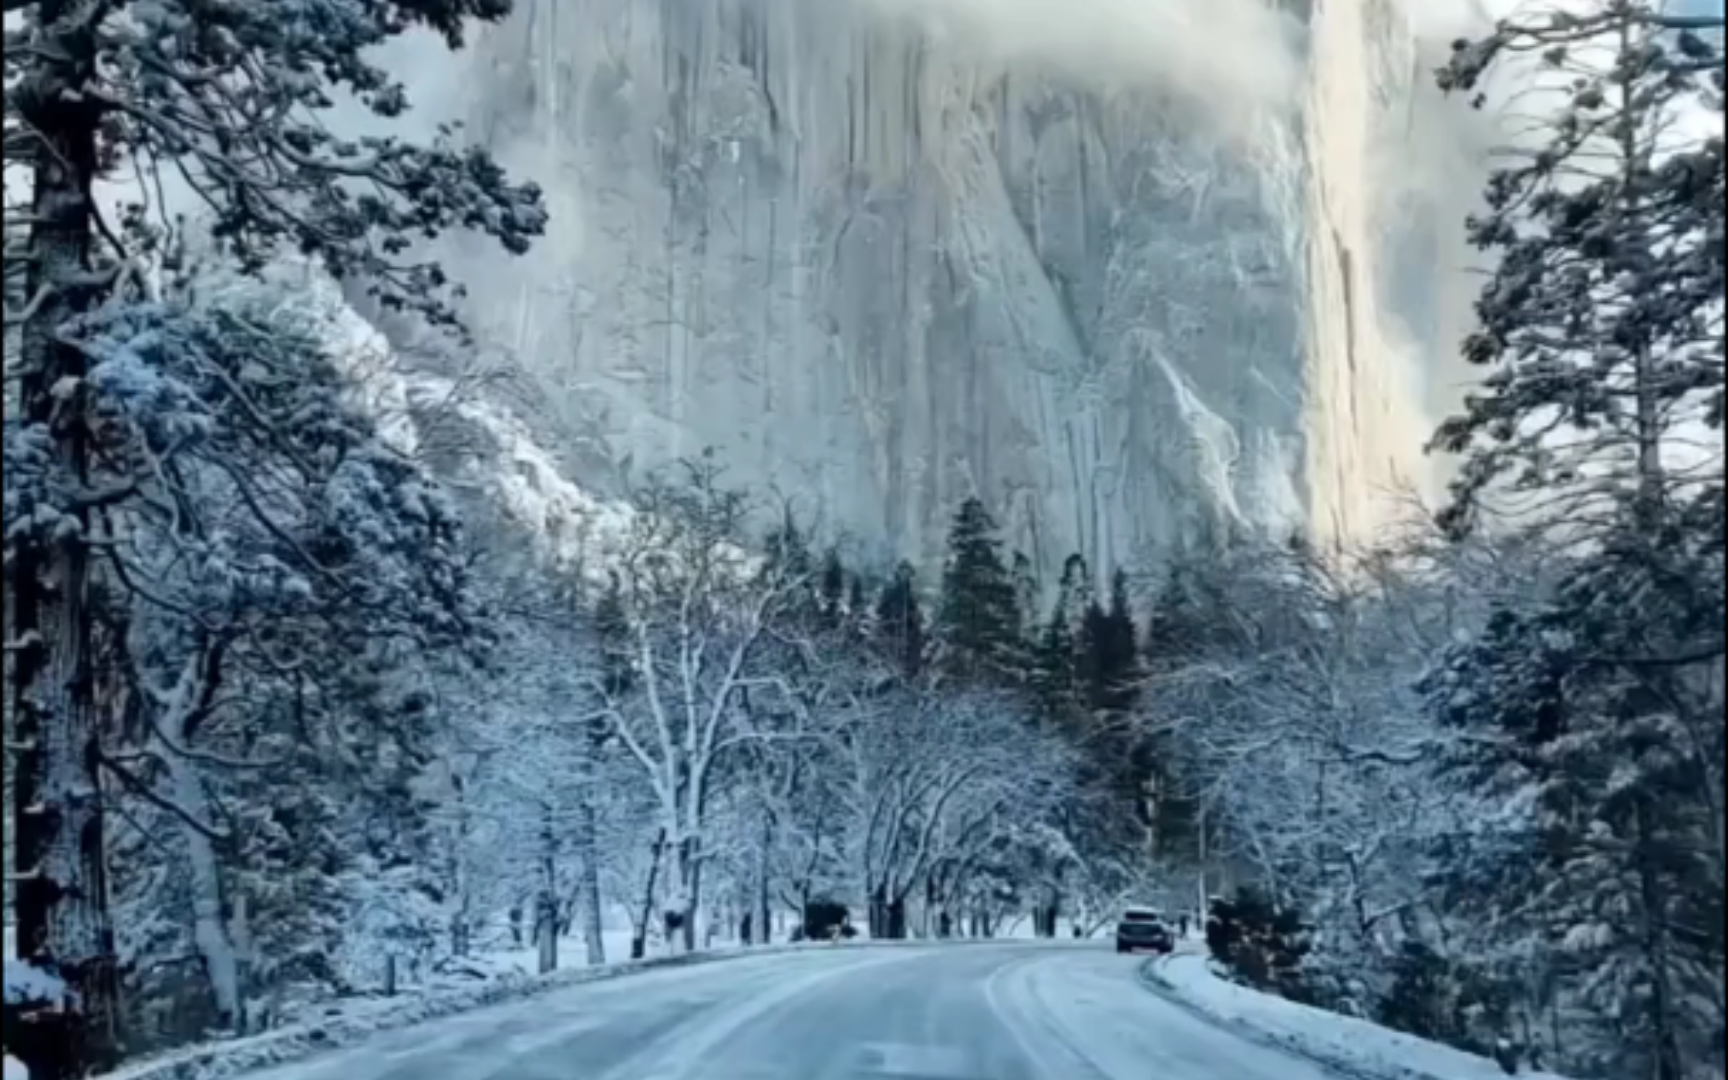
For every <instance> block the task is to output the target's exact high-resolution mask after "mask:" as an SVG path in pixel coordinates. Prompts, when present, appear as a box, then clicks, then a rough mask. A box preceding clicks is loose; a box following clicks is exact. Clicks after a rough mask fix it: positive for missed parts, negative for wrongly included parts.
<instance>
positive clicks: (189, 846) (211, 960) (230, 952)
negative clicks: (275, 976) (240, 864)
mask: <svg viewBox="0 0 1728 1080" xmlns="http://www.w3.org/2000/svg"><path fill="white" fill-rule="evenodd" d="M161 757H162V759H163V760H164V761H165V762H167V764H168V773H169V777H170V779H171V781H172V784H173V791H174V799H175V801H176V802H177V803H178V804H179V805H180V808H181V809H182V810H185V811H186V812H187V813H188V814H190V815H192V817H193V818H195V819H196V820H197V821H200V822H206V821H209V820H210V814H209V813H208V812H207V811H208V808H209V799H208V798H207V797H206V795H205V791H204V781H203V778H202V777H200V776H199V775H198V766H197V765H196V764H194V763H193V762H190V761H187V760H186V759H184V758H182V757H180V756H179V755H177V754H175V753H174V752H173V751H172V750H167V749H164V750H163V752H162V754H161ZM179 828H180V834H181V838H182V840H184V841H185V844H186V860H187V871H188V877H189V879H190V882H191V886H192V943H193V946H194V947H195V948H196V949H197V950H198V956H199V958H200V959H201V960H203V962H204V975H205V978H207V979H209V980H210V993H211V995H212V997H214V998H215V1001H216V1021H217V1023H218V1024H220V1025H221V1026H222V1027H225V1028H228V1029H230V1030H232V1031H235V1032H243V1031H245V1030H246V998H245V990H244V984H243V982H242V976H241V971H240V958H239V951H238V950H237V949H236V948H235V946H234V940H233V937H232V936H231V935H230V934H229V929H228V918H227V910H228V906H227V904H225V903H224V902H223V899H222V868H221V862H220V859H219V857H218V855H217V852H216V845H215V844H214V843H212V842H211V840H210V837H208V836H206V835H205V834H204V833H203V832H200V831H199V830H198V829H196V828H194V827H192V825H190V824H188V823H186V822H180V823H179Z"/></svg>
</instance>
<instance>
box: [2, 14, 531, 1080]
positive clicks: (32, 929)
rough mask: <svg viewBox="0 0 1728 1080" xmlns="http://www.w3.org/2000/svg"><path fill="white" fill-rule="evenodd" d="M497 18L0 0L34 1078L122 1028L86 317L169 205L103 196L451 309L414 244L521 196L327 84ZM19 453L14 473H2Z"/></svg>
mask: <svg viewBox="0 0 1728 1080" xmlns="http://www.w3.org/2000/svg"><path fill="white" fill-rule="evenodd" d="M508 10H509V4H508V2H507V0H391V2H386V0H330V2H328V3H325V4H322V5H319V7H318V10H317V16H316V17H309V15H308V9H307V6H306V5H304V4H296V3H270V2H246V3H228V4H217V3H207V2H203V0H150V2H148V3H144V2H140V0H105V2H101V3H88V2H84V0H9V2H8V4H7V6H6V15H7V27H6V50H5V66H6V67H5V70H6V87H7V92H6V101H5V109H6V113H5V131H6V159H7V165H8V168H12V167H14V166H17V167H20V168H22V169H24V170H26V171H27V172H28V174H29V184H30V187H31V196H30V198H31V211H30V213H29V214H27V215H19V216H17V218H16V219H14V217H13V216H12V215H8V220H7V223H6V227H7V232H8V235H7V241H6V250H7V254H8V265H7V267H6V275H7V279H8V289H7V292H8V295H12V293H13V289H12V285H13V283H14V271H15V270H16V269H18V268H19V267H20V266H21V267H22V277H23V279H24V281H23V288H22V290H21V295H22V296H23V297H26V298H27V300H26V302H25V304H24V306H23V308H22V309H21V310H19V311H16V312H14V311H13V310H12V308H11V307H10V305H9V306H8V310H7V320H6V321H7V327H8V332H11V331H12V330H13V328H14V327H16V330H17V333H18V353H17V356H16V360H17V366H16V368H15V369H12V370H9V372H8V378H9V379H11V378H12V377H13V372H14V371H15V372H16V381H15V384H14V386H9V392H10V391H12V390H13V389H15V391H16V405H17V407H16V408H8V410H7V414H8V415H7V418H6V457H7V461H8V466H9V468H8V475H7V492H6V560H5V565H6V575H7V587H8V593H9V600H10V604H11V609H10V617H11V625H10V632H11V638H10V640H9V643H8V656H9V660H10V667H9V670H8V677H9V681H10V687H9V690H10V691H11V697H12V702H11V704H12V709H13V712H14V717H15V719H14V723H15V725H16V727H15V731H14V734H15V736H16V737H17V739H18V740H19V742H20V743H21V744H22V745H23V746H25V747H26V748H27V749H25V750H24V751H23V752H22V753H21V754H20V756H19V759H18V761H17V762H16V771H15V774H14V783H13V785H12V786H13V797H14V800H15V805H16V807H17V844H16V847H15V858H16V859H17V860H19V862H20V863H21V864H22V865H20V867H19V870H20V872H21V874H23V875H27V876H28V880H29V885H28V887H21V888H19V889H18V890H17V892H16V895H15V909H16V915H17V923H18V934H17V941H18V950H19V957H18V959H19V960H20V961H23V962H27V963H31V964H34V965H36V966H37V967H38V968H41V969H44V970H52V971H53V972H55V973H56V974H57V975H58V977H59V978H60V979H62V980H64V982H65V983H66V985H67V988H68V993H67V994H66V995H65V998H64V1004H65V1006H66V1007H65V1008H64V1009H63V1010H62V1011H61V1013H59V1014H58V1017H57V1020H56V1022H57V1023H60V1024H62V1025H63V1027H62V1030H61V1031H59V1032H58V1033H57V1034H56V1035H55V1037H53V1038H51V1039H44V1040H40V1041H39V1044H38V1045H37V1046H35V1047H33V1049H32V1054H31V1057H32V1060H30V1061H27V1062H26V1065H27V1067H28V1068H29V1069H30V1070H31V1075H33V1076H35V1077H37V1080H60V1078H62V1077H68V1076H74V1075H79V1074H82V1073H85V1072H88V1071H91V1070H93V1069H99V1068H103V1067H106V1066H109V1065H111V1064H113V1062H114V1060H115V1058H116V1056H117V1053H118V1044H119V1041H120V1036H119V1031H120V1008H119V1002H118V983H117V977H116V972H115V957H114V944H113V933H112V930H111V927H110V920H109V916H108V911H107V891H108V885H107V881H106V865H105V864H106V838H105V833H104V830H105V822H104V807H103V801H102V800H101V799H100V798H99V797H98V796H99V793H100V792H102V791H103V790H104V789H105V787H106V778H105V777H104V776H103V775H101V771H102V766H101V764H100V763H101V761H102V760H103V753H102V747H103V739H104V734H105V728H106V727H107V726H108V720H107V718H106V717H105V716H104V711H105V709H106V708H107V707H108V706H107V705H106V703H105V702H104V701H103V700H102V699H101V695H100V694H99V680H98V678H97V676H96V668H97V664H98V661H99V658H98V657H97V656H96V655H95V650H96V649H97V648H98V647H100V643H101V641H102V635H101V633H100V631H99V629H98V627H97V622H98V619H99V617H100V611H101V604H102V601H103V596H102V595H101V592H100V589H101V588H102V587H103V586H104V585H105V584H107V583H105V582H102V581H100V580H99V579H98V575H99V573H100V564H99V563H98V561H97V556H96V554H95V549H94V548H93V546H92V539H93V538H95V537H97V536H98V535H99V534H100V533H101V531H102V518H103V514H104V512H105V510H107V509H110V508H112V507H114V506H116V505H117V504H118V503H120V502H121V501H123V500H125V499H127V498H130V497H132V496H133V495H134V494H135V487H134V486H133V485H132V484H131V483H130V480H131V478H129V477H124V476H110V475H108V471H111V470H112V469H113V468H115V467H130V466H131V464H132V463H129V462H124V461H121V462H116V461H115V460H114V459H113V458H112V457H110V456H109V454H108V451H109V450H111V449H112V448H108V447H104V446H103V440H104V438H105V435H106V428H105V425H104V419H103V413H102V408H101V405H102V403H101V400H100V397H101V394H100V391H99V389H98V388H97V387H95V386H93V385H92V384H91V380H90V376H91V375H92V374H93V373H94V372H95V370H96V369H97V366H98V361H97V359H96V358H93V357H92V356H91V355H90V354H89V352H88V351H87V349H88V346H89V344H90V342H91V335H90V333H89V332H90V331H91V330H92V329H93V328H92V327H90V326H89V325H88V320H90V319H91V318H92V317H93V316H96V315H98V314H99V313H103V312H106V313H107V314H108V315H109V316H110V317H111V316H112V315H113V311H112V309H113V308H115V307H117V306H125V305H130V304H134V303H139V302H143V301H145V300H146V299H147V287H146V286H145V285H144V283H143V281H142V278H143V270H144V269H145V268H146V267H147V266H148V265H149V264H150V263H151V262H153V261H159V259H158V256H159V255H160V250H161V237H162V232H163V229H164V227H165V226H166V224H167V223H164V222H160V221H153V220H152V214H153V213H155V212H157V210H159V208H155V207H150V206H146V205H142V204H139V205H134V206H131V207H127V208H125V209H123V211H122V212H121V214H120V215H119V216H118V218H117V220H115V221H112V222H110V221H104V220H103V219H102V217H101V211H100V209H99V207H98V203H97V189H98V187H99V186H100V185H102V184H104V183H110V182H120V178H125V179H124V182H127V183H130V182H131V181H132V180H134V179H135V178H137V179H139V180H140V183H139V187H140V188H141V189H143V190H144V191H159V190H160V184H158V183H157V181H156V178H157V176H158V171H161V172H166V173H169V174H171V175H174V176H176V177H178V178H183V179H184V180H185V181H186V185H185V186H186V187H187V188H188V189H189V190H190V191H192V192H194V193H195V194H196V195H197V197H199V198H200V199H201V200H202V201H203V203H204V204H205V207H204V209H205V211H206V212H207V215H208V216H209V218H210V219H211V220H212V221H213V223H214V233H215V235H216V236H217V237H218V238H219V240H220V242H221V244H222V245H223V247H224V249H225V250H226V252H227V253H228V254H230V255H231V256H233V257H234V258H235V259H236V260H237V261H239V262H240V263H241V264H242V265H243V266H246V267H250V268H259V267H262V266H264V265H267V264H268V263H269V262H270V261H271V260H272V259H273V258H275V257H276V256H277V254H278V253H279V252H300V253H304V254H307V255H310V256H312V257H313V258H315V259H317V260H318V261H320V262H322V263H323V265H324V266H325V267H327V268H328V269H329V270H330V271H332V272H333V273H334V274H336V275H337V276H339V277H347V278H353V279H355V280H357V281H358V282H360V283H363V284H364V285H365V286H366V287H367V288H369V289H370V290H372V291H373V292H374V293H375V294H376V295H377V296H378V297H379V298H380V300H381V301H382V302H384V303H385V304H387V305H390V306H393V307H397V308H403V309H407V310H410V311H413V312H416V313H418V314H420V315H422V316H424V317H425V318H427V319H429V320H431V321H432V322H434V323H437V324H440V325H443V326H454V325H455V323H456V319H455V315H454V312H453V307H452V303H451V301H452V293H453V291H454V290H453V286H452V285H451V283H450V282H449V281H448V279H447V278H446V276H445V274H444V273H443V271H442V270H441V269H440V268H439V267H438V266H437V265H436V264H434V263H431V262H428V261H425V260H423V259H417V258H415V257H413V256H411V255H410V254H409V253H408V252H409V247H410V246H411V244H412V243H414V242H416V241H418V240H420V239H422V238H430V237H436V236H437V235H438V234H440V233H441V232H443V231H445V230H446V229H450V228H471V229H476V230H480V231H483V232H486V233H489V234H491V236H492V237H494V238H495V239H497V240H498V241H499V242H500V243H501V244H502V245H503V246H504V247H505V248H506V249H508V250H511V251H522V250H524V249H525V248H526V246H527V244H528V242H529V240H530V238H531V237H532V236H534V235H535V234H537V233H539V232H540V231H542V228H543V224H544V220H545V215H544V212H543V210H542V208H541V205H540V197H539V193H538V192H537V191H535V190H534V189H532V188H525V187H516V186H513V185H511V184H509V183H507V182H506V180H505V178H504V176H503V175H502V173H501V172H500V170H499V169H498V167H497V166H496V165H495V164H494V163H493V162H492V161H491V160H490V159H489V158H488V157H487V156H486V155H485V154H483V153H480V152H478V151H473V150H467V149H462V148H458V147H455V146H453V145H451V144H450V143H449V142H448V141H447V139H443V138H441V139H440V140H439V141H438V142H436V143H435V144H433V145H430V146H422V145H414V144H410V143H407V142H404V141H402V140H400V139H398V138H395V137H392V136H390V135H388V134H383V135H376V136H372V137H368V138H365V139H343V138H339V137H337V136H336V135H335V134H333V133H332V132H331V130H330V126H329V125H328V124H327V123H326V122H325V119H326V118H327V117H328V114H329V110H330V109H331V108H332V107H333V106H334V104H335V102H336V101H337V100H342V99H347V100H353V101H356V102H358V103H359V104H361V105H362V106H363V107H365V108H367V109H369V110H370V111H371V112H372V113H373V114H374V115H375V116H376V117H378V118H380V119H381V120H383V121H386V122H388V121H392V120H394V119H396V118H398V117H399V116H400V115H401V114H402V112H403V111H404V109H405V108H406V106H407V101H406V98H405V95H404V93H403V88H402V87H401V85H400V84H399V83H398V82H397V81H396V80H394V79H392V78H391V77H390V75H389V74H388V73H387V72H386V71H384V70H383V69H382V68H381V67H379V66H378V62H377V60H376V57H377V54H378V51H379V47H380V46H382V45H385V44H387V43H388V42H389V41H390V40H391V39H392V38H395V37H397V36H399V35H402V34H404V33H407V32H409V31H410V30H412V29H415V28H416V27H424V28H429V29H432V30H434V31H436V32H438V33H439V34H441V35H442V36H443V37H444V38H445V40H446V41H447V42H448V43H449V44H450V45H451V46H452V47H456V46H458V45H459V44H460V42H461V34H462V28H463V24H464V22H465V21H467V20H469V19H471V18H483V19H497V18H500V17H502V16H503V15H504V14H506V13H507V12H508ZM143 198H144V196H142V195H140V199H141V200H142V199H143ZM14 252H19V253H20V254H21V256H22V257H21V258H20V259H18V260H17V261H13V259H12V256H13V254H14ZM110 325H112V319H110ZM126 363H127V364H129V365H131V366H130V367H129V368H128V376H129V387H130V389H132V390H138V389H140V388H142V387H144V386H146V384H147V380H148V379H149V377H150V372H149V370H148V360H147V359H146V358H144V357H141V356H139V355H137V354H136V353H134V354H133V355H132V357H131V359H129V360H127V361H126ZM9 368H10V364H9ZM182 434H183V435H185V436H186V437H187V438H191V437H193V436H194V435H196V434H197V433H196V432H193V431H187V432H184V433H182ZM15 463H21V464H27V465H28V467H27V468H26V469H25V470H24V471H23V472H22V473H18V474H14V472H13V469H12V466H14V464H15ZM157 468H158V469H159V470H160V469H171V468H172V466H171V465H170V464H167V463H157ZM13 643H17V645H16V647H14V644H13Z"/></svg>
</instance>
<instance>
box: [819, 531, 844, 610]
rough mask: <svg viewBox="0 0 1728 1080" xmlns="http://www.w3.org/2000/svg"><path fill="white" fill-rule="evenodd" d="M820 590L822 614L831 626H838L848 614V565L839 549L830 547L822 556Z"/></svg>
mask: <svg viewBox="0 0 1728 1080" xmlns="http://www.w3.org/2000/svg"><path fill="white" fill-rule="evenodd" d="M820 588H821V593H822V614H823V615H824V616H825V617H826V618H827V620H828V622H829V624H830V625H837V624H838V623H839V622H840V620H841V618H842V617H843V616H844V615H845V613H846V564H845V563H844V562H842V561H841V559H840V549H839V548H835V547H830V548H829V549H828V550H827V551H826V552H824V553H823V555H822V574H821V585H820Z"/></svg>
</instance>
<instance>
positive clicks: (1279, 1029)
mask: <svg viewBox="0 0 1728 1080" xmlns="http://www.w3.org/2000/svg"><path fill="white" fill-rule="evenodd" d="M1145 972H1146V975H1147V977H1148V981H1149V982H1151V983H1152V984H1153V985H1154V986H1155V987H1157V988H1158V989H1161V990H1162V991H1164V992H1165V994H1166V995H1167V996H1171V997H1174V998H1176V999H1177V1000H1179V1001H1181V1002H1182V1003H1183V1004H1185V1005H1187V1006H1189V1007H1190V1008H1191V1009H1193V1010H1194V1011H1195V1012H1198V1013H1200V1014H1202V1015H1204V1016H1206V1017H1207V1018H1208V1019H1211V1020H1213V1021H1215V1022H1217V1023H1220V1024H1223V1025H1224V1026H1226V1027H1228V1028H1231V1029H1232V1030H1235V1031H1237V1032H1239V1033H1242V1034H1245V1035H1248V1036H1250V1037H1256V1038H1258V1039H1259V1040H1260V1041H1263V1042H1268V1043H1273V1044H1276V1045H1278V1046H1281V1047H1284V1048H1286V1049H1289V1050H1293V1051H1295V1052H1296V1053H1298V1054H1301V1055H1303V1056H1305V1057H1308V1058H1310V1059H1312V1060H1315V1061H1318V1062H1321V1063H1323V1064H1325V1065H1327V1066H1329V1067H1331V1068H1333V1069H1336V1070H1338V1071H1341V1072H1345V1073H1348V1074H1350V1075H1353V1076H1358V1077H1363V1078H1365V1080H1366V1078H1371V1080H1505V1077H1506V1073H1505V1072H1504V1070H1502V1069H1501V1068H1500V1066H1499V1065H1497V1064H1495V1063H1494V1062H1492V1061H1490V1060H1488V1059H1487V1058H1483V1057H1477V1056H1476V1055H1475V1054H1467V1053H1465V1052H1464V1051H1462V1050H1456V1049H1453V1048H1452V1047H1450V1046H1443V1045H1441V1044H1439V1043H1434V1042H1429V1041H1428V1040H1426V1039H1419V1038H1417V1037H1416V1036H1414V1035H1406V1034H1405V1033H1403V1032H1401V1031H1393V1030H1391V1029H1389V1028H1384V1027H1381V1026H1380V1025H1378V1024H1374V1023H1370V1022H1369V1021H1367V1020H1358V1019H1356V1018H1354V1017H1349V1016H1340V1015H1339V1014H1337V1013H1332V1012H1327V1011H1326V1010H1324V1009H1316V1008H1313V1007H1311V1006H1308V1005H1300V1004H1297V1003H1296V1002H1294V1001H1286V1000H1285V999H1284V998H1281V997H1275V996H1273V995H1271V994H1262V993H1260V992H1259V991H1257V990H1250V989H1248V988H1247V987H1245V986H1238V985H1237V984H1235V983H1232V982H1229V981H1226V980H1225V979H1223V978H1221V977H1220V976H1219V975H1217V974H1216V973H1215V972H1214V971H1213V969H1212V966H1211V961H1210V960H1208V959H1207V958H1206V957H1205V956H1203V955H1198V954H1194V953H1189V952H1181V953H1177V954H1176V955H1174V956H1170V957H1166V958H1163V959H1160V960H1155V961H1153V962H1152V963H1150V964H1148V965H1147V966H1146V968H1145ZM1518 1075H1519V1077H1521V1078H1522V1080H1563V1078H1561V1077H1559V1076H1556V1075H1554V1074H1553V1073H1546V1072H1534V1073H1532V1072H1520V1073H1519V1074H1518Z"/></svg>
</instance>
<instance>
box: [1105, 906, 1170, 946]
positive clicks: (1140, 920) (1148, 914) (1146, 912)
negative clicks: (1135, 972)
mask: <svg viewBox="0 0 1728 1080" xmlns="http://www.w3.org/2000/svg"><path fill="white" fill-rule="evenodd" d="M1174 948H1176V936H1175V935H1174V934H1172V933H1171V932H1170V927H1169V926H1167V925H1166V924H1165V922H1164V916H1162V915H1160V914H1159V913H1158V912H1156V911H1153V910H1151V909H1150V908H1129V909H1128V910H1127V911H1124V912H1123V913H1122V918H1121V919H1120V920H1118V921H1117V923H1116V951H1117V952H1119V953H1125V952H1133V951H1134V950H1135V949H1151V950H1152V951H1153V952H1156V953H1168V952H1170V951H1171V950H1172V949H1174Z"/></svg>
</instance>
